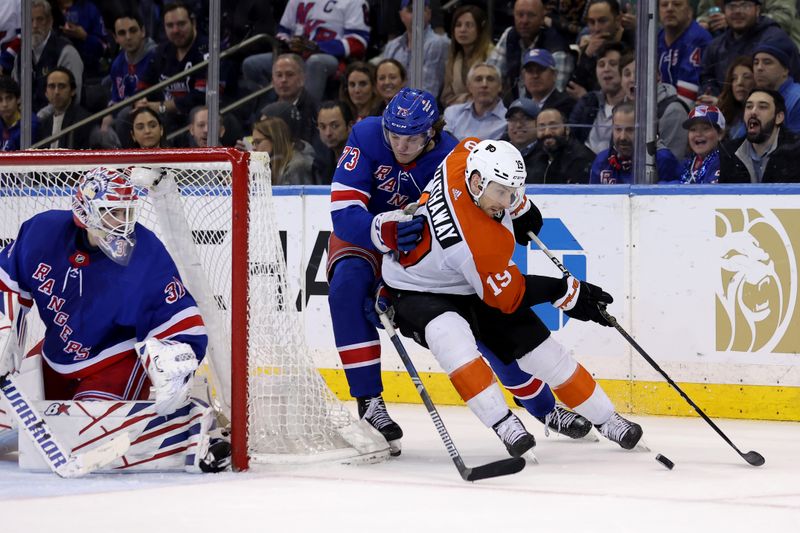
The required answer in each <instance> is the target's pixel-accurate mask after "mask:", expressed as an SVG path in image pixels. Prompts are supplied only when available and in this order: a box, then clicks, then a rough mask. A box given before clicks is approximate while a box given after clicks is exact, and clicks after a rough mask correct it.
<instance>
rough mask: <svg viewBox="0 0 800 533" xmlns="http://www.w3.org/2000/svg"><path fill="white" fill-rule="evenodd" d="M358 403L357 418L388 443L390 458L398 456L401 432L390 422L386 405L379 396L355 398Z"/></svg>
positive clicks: (393, 422) (394, 423)
mask: <svg viewBox="0 0 800 533" xmlns="http://www.w3.org/2000/svg"><path fill="white" fill-rule="evenodd" d="M356 401H357V402H358V416H359V418H361V420H365V421H366V422H368V423H369V424H370V425H371V426H372V427H374V428H375V429H377V430H378V431H380V433H381V435H383V438H385V439H386V442H388V443H389V454H390V455H391V456H392V457H397V456H398V455H400V451H401V450H400V439H401V438H403V430H402V429H401V428H400V426H399V425H397V422H395V421H394V420H392V418H391V417H390V416H389V412H388V411H387V410H386V404H385V403H384V401H383V398H382V397H381V396H371V397H365V398H356Z"/></svg>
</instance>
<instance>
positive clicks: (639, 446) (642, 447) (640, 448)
mask: <svg viewBox="0 0 800 533" xmlns="http://www.w3.org/2000/svg"><path fill="white" fill-rule="evenodd" d="M631 451H633V452H646V453H649V452H650V446H648V445H647V443H646V442H645V441H644V439H643V438H642V439H639V442H637V443H636V446H634V447H633V449H632V450H631Z"/></svg>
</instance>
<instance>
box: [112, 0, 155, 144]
mask: <svg viewBox="0 0 800 533" xmlns="http://www.w3.org/2000/svg"><path fill="white" fill-rule="evenodd" d="M114 40H115V41H116V43H117V45H118V46H119V47H120V52H119V54H118V55H117V57H116V58H114V61H113V63H111V70H110V72H109V78H110V81H111V95H110V98H109V105H112V104H116V103H118V102H121V101H122V100H125V99H126V98H130V97H132V96H134V95H135V94H136V93H138V92H139V91H141V90H142V88H143V87H144V84H145V82H144V80H145V78H146V77H147V76H146V74H147V69H148V67H149V66H150V64H151V62H152V60H153V54H154V53H155V49H156V43H155V42H153V40H152V39H151V38H150V37H148V36H147V29H146V28H145V26H144V21H143V19H142V17H141V15H139V13H138V12H136V11H131V12H128V13H123V14H121V15H120V16H118V17H117V18H116V19H115V20H114ZM130 111H131V108H130V107H126V108H124V109H122V110H120V111H118V112H117V114H116V117H115V116H113V115H106V116H105V117H104V118H103V122H102V124H101V125H100V132H101V134H102V142H103V143H105V147H108V148H111V147H119V146H121V145H122V142H121V139H123V138H124V137H125V135H126V134H127V129H128V128H129V126H130ZM115 119H116V120H115Z"/></svg>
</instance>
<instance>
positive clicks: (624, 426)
mask: <svg viewBox="0 0 800 533" xmlns="http://www.w3.org/2000/svg"><path fill="white" fill-rule="evenodd" d="M595 427H596V428H597V431H599V432H600V434H601V435H602V436H604V437H605V438H607V439H608V440H610V441H613V442H616V443H617V444H619V445H620V446H622V447H623V448H624V449H626V450H632V449H634V448H636V446H637V444H638V443H639V440H640V439H641V438H642V426H640V425H639V424H637V423H635V422H631V421H630V420H626V419H624V418H622V417H621V416H620V415H619V414H618V413H614V414H613V415H611V418H609V419H608V420H607V421H606V422H605V423H603V424H600V425H597V426H595Z"/></svg>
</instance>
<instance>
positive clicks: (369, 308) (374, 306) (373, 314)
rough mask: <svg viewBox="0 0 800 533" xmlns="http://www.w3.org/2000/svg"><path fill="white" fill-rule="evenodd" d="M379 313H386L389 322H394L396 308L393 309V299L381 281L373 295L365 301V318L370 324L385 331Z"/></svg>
mask: <svg viewBox="0 0 800 533" xmlns="http://www.w3.org/2000/svg"><path fill="white" fill-rule="evenodd" d="M378 313H384V314H385V315H386V316H387V317H389V320H390V321H392V322H394V307H392V297H391V295H390V294H389V291H388V290H386V285H384V284H383V282H381V281H379V282H378V283H377V284H376V286H375V291H374V292H373V295H371V296H367V297H366V298H365V299H364V317H366V319H367V320H369V321H370V323H371V324H372V325H373V326H375V327H377V328H380V329H384V327H383V324H381V319H380V317H378Z"/></svg>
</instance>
